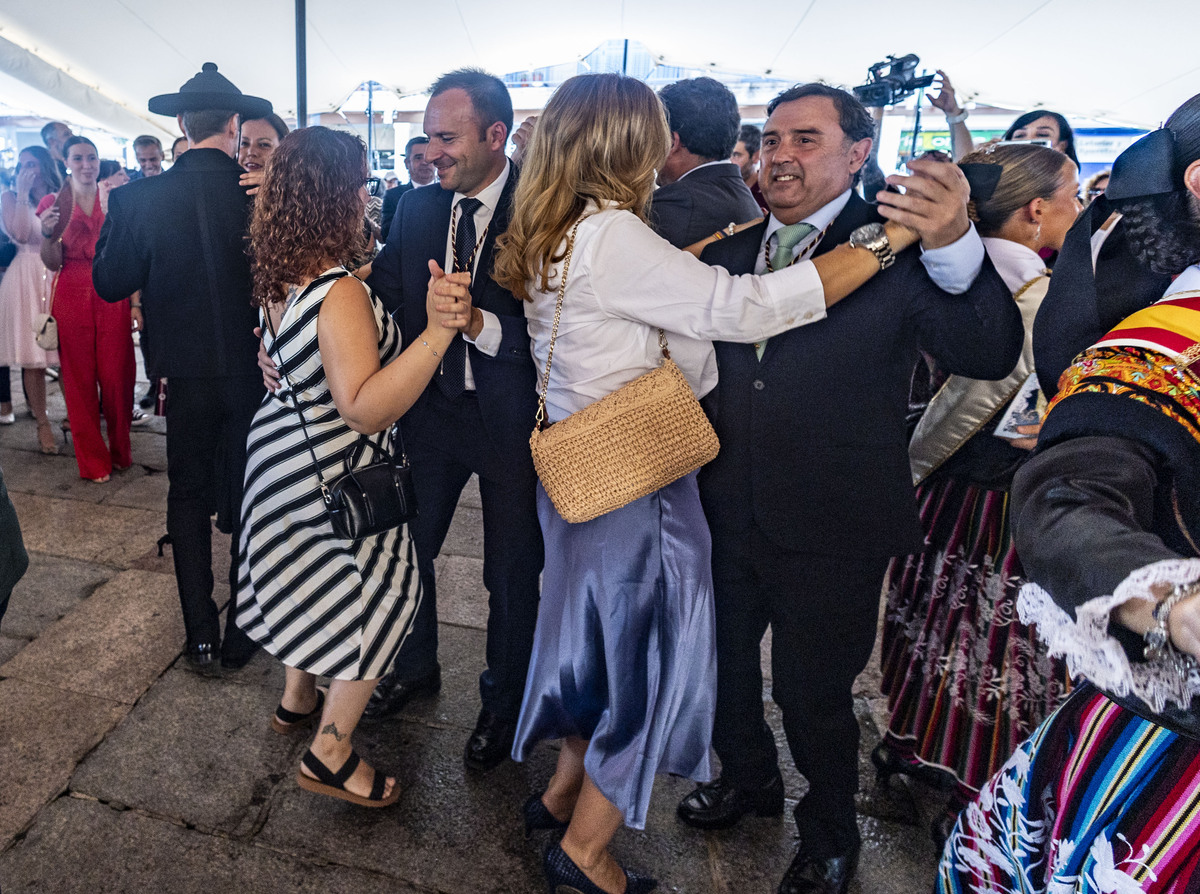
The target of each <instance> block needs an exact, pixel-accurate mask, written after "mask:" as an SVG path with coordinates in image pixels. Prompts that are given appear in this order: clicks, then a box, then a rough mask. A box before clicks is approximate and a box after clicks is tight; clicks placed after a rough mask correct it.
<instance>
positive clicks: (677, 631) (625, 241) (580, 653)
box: [496, 74, 916, 894]
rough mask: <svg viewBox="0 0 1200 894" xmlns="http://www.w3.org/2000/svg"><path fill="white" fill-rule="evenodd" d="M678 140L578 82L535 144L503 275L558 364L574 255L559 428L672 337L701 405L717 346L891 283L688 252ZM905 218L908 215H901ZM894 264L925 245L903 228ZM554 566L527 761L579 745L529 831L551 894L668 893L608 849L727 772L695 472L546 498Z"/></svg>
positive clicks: (533, 671)
mask: <svg viewBox="0 0 1200 894" xmlns="http://www.w3.org/2000/svg"><path fill="white" fill-rule="evenodd" d="M669 144H670V131H669V129H668V126H667V122H666V118H665V115H664V112H663V109H662V106H661V104H660V103H659V100H658V98H657V97H656V96H655V95H654V93H653V92H652V91H651V90H650V88H648V87H647V86H646V85H645V84H643V83H642V82H640V81H638V80H635V79H633V78H626V77H623V76H621V75H616V74H602V75H584V76H580V77H575V78H572V79H570V80H569V81H567V82H566V83H565V84H563V85H562V86H561V87H560V88H559V89H558V91H557V92H556V93H555V95H554V96H553V97H552V98H551V100H550V102H549V104H548V105H547V106H546V110H545V113H544V114H543V115H542V117H541V118H540V119H539V121H538V124H537V127H536V128H535V129H534V132H533V136H532V138H531V141H530V144H529V147H528V151H527V154H526V157H525V165H524V168H523V171H522V174H521V181H520V183H519V185H518V187H517V193H516V198H515V202H514V212H513V218H512V221H511V223H510V224H509V227H508V231H507V233H506V235H505V236H504V237H502V247H501V250H500V253H499V255H498V257H497V263H496V278H497V280H498V281H499V282H500V284H501V285H503V286H504V287H505V288H507V289H511V290H512V292H513V294H514V295H516V296H518V297H520V298H522V299H524V300H525V301H527V302H528V304H527V305H526V309H525V312H526V317H527V319H528V322H529V333H530V336H531V337H532V341H533V345H532V349H533V355H534V360H535V362H536V363H537V364H538V366H539V367H540V368H543V369H544V365H545V363H546V357H547V353H548V349H549V344H550V333H551V326H552V324H553V320H554V316H555V304H556V299H557V295H558V289H559V285H560V277H561V275H562V271H563V269H564V265H565V262H566V256H567V255H568V253H569V254H570V269H569V273H568V274H567V280H566V286H565V297H564V300H563V305H562V314H561V320H560V324H559V327H558V334H557V337H556V340H555V353H554V363H553V367H552V371H551V376H550V382H549V389H548V394H547V398H546V407H547V415H548V421H549V422H551V423H554V422H557V421H559V420H561V419H563V418H565V417H567V416H569V415H570V414H572V413H574V412H576V411H578V410H580V409H582V408H583V407H585V406H586V405H588V404H590V403H592V402H593V401H595V400H597V399H599V398H601V397H604V396H605V395H606V394H609V393H610V392H612V391H614V390H616V389H618V388H620V387H621V386H622V385H625V384H626V383H628V382H629V381H631V380H632V379H634V378H636V377H637V376H639V375H641V374H643V373H645V372H648V371H649V370H651V369H653V368H654V367H656V366H657V365H658V363H659V359H660V357H661V353H660V350H659V329H660V328H661V329H662V330H663V331H664V332H665V334H666V339H667V342H668V344H669V347H670V351H671V356H672V358H673V359H674V360H675V362H676V363H677V364H678V365H679V366H680V368H681V369H682V371H683V373H684V375H685V376H686V377H687V379H688V381H689V383H690V384H691V386H692V388H693V390H694V391H695V392H696V394H697V395H698V396H703V395H704V394H706V393H707V392H708V391H710V390H711V389H712V388H713V386H714V385H715V384H716V362H715V355H714V351H713V347H712V343H711V340H712V339H724V340H736V341H744V342H753V341H756V340H759V339H765V338H768V337H770V336H772V335H776V334H778V333H780V332H783V331H785V330H787V329H789V328H792V327H795V326H800V325H804V324H806V323H811V322H816V321H818V320H820V319H822V318H823V317H824V316H825V309H826V308H827V307H829V306H830V305H832V304H834V303H835V302H836V301H838V300H840V299H841V298H842V297H845V295H847V294H848V293H849V292H850V291H852V290H853V289H854V288H856V287H857V286H858V285H860V284H861V283H863V282H865V281H866V280H868V279H869V278H870V277H871V276H872V275H873V274H874V273H875V272H878V270H879V264H878V262H877V261H876V260H875V257H874V255H872V254H871V253H870V252H868V251H865V250H861V249H854V248H850V247H848V246H842V247H839V248H838V249H836V250H834V251H832V252H829V253H828V254H827V255H826V256H824V257H822V258H820V259H818V260H817V261H816V262H810V261H802V262H800V263H797V264H795V265H794V266H790V267H787V268H786V269H782V270H779V271H778V272H776V273H774V274H772V275H771V276H766V277H758V276H733V275H731V274H729V273H727V272H726V271H724V270H723V269H721V268H716V267H709V266H707V265H705V264H703V263H701V262H700V261H698V260H696V259H695V258H694V257H693V256H691V255H690V254H687V253H685V252H682V251H679V250H677V249H675V248H673V247H672V246H671V245H670V244H669V243H667V242H666V241H665V240H663V239H662V238H660V237H659V236H657V235H656V234H655V233H654V232H653V231H652V230H651V229H650V227H649V226H648V225H647V224H646V209H647V206H648V204H649V201H650V196H651V192H652V190H653V188H654V180H655V170H656V168H658V167H659V166H660V165H661V163H662V162H663V160H664V159H665V157H666V154H667V149H668V146H669ZM897 216H898V215H897ZM888 230H889V237H890V239H891V242H892V246H893V248H894V249H895V250H899V249H901V248H904V247H906V246H908V245H911V244H912V243H913V242H915V241H916V234H915V233H913V232H912V231H909V230H907V229H905V228H904V227H900V226H897V225H896V224H894V223H889V224H888ZM538 514H539V520H540V522H541V526H542V533H543V536H544V538H545V543H546V566H545V572H544V577H543V584H542V599H541V604H540V606H539V610H538V624H537V632H536V634H535V640H534V648H533V657H532V660H531V662H530V667H529V676H528V679H527V682H526V688H525V698H524V702H523V705H522V708H521V717H520V720H519V721H518V726H517V734H516V740H515V743H514V745H513V757H514V758H515V759H516V760H523V759H524V758H525V757H527V756H528V755H529V753H530V751H531V750H532V749H533V747H534V746H535V745H536V743H537V742H539V741H541V740H543V739H561V740H562V750H561V752H560V756H559V760H558V765H557V768H556V771H555V773H554V776H553V778H552V779H551V780H550V783H549V786H548V788H547V789H546V791H545V792H544V793H542V794H541V795H540V796H538V795H534V796H533V797H531V798H530V799H529V800H528V801H527V802H526V804H525V807H524V815H525V825H526V829H527V831H533V830H535V829H565V835H564V837H563V839H562V842H561V845H552V846H551V847H550V848H549V849H548V850H547V851H546V856H545V861H544V870H545V873H546V877H547V881H548V882H549V885H550V889H551V891H567V890H571V891H578V892H580V894H599V892H606V894H621V892H624V891H628V892H631V894H632V892H639V891H649V890H651V889H653V888H654V887H655V885H656V882H655V881H654V879H651V878H645V877H641V876H637V875H632V874H629V873H627V872H626V871H625V870H624V869H622V867H621V866H620V865H619V864H618V863H617V862H616V860H614V859H613V857H612V856H611V855H610V854H609V852H608V844H609V842H610V841H611V839H612V837H613V835H614V834H615V833H616V831H617V829H618V827H619V826H620V825H621V824H622V823H624V824H626V825H629V826H631V827H633V828H636V829H640V828H643V827H644V825H645V821H646V812H647V807H648V804H649V800H650V793H651V788H652V785H653V780H654V775H655V774H656V773H658V772H669V773H674V774H678V775H682V776H687V777H690V778H692V779H696V780H701V781H703V780H707V779H708V778H709V777H710V775H711V772H710V767H709V745H710V741H711V735H712V721H713V711H714V704H715V687H716V679H715V661H714V641H713V602H712V578H711V568H710V541H709V534H708V526H707V523H706V522H705V518H704V514H703V512H702V510H701V507H700V500H699V495H698V490H697V486H696V475H695V473H693V474H690V475H687V476H685V477H683V478H681V479H679V480H678V481H676V482H674V483H672V484H669V485H667V486H666V487H664V488H662V489H661V490H659V491H658V492H656V493H653V494H650V495H649V496H646V497H643V498H642V499H640V500H637V501H635V502H633V503H631V504H629V505H628V506H625V507H622V508H621V509H617V510H615V511H613V512H610V513H608V514H607V515H603V516H600V517H599V518H596V519H593V520H592V521H589V522H584V523H582V524H568V523H567V522H566V521H564V520H563V519H562V517H561V516H559V515H558V513H557V512H556V511H555V509H554V506H553V504H552V503H551V502H550V500H549V498H548V497H547V496H546V494H545V492H544V491H543V490H542V489H541V488H539V491H538Z"/></svg>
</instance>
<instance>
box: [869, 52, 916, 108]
mask: <svg viewBox="0 0 1200 894" xmlns="http://www.w3.org/2000/svg"><path fill="white" fill-rule="evenodd" d="M920 61H921V59H920V57H919V56H917V55H916V54H915V53H909V54H908V55H907V56H901V57H900V58H896V57H895V56H888V57H887V58H886V59H885V60H883V61H882V62H876V63H875V64H874V65H872V66H871V67H870V69H868V72H869V74H868V76H867V77H868V80H867V83H865V84H863V85H862V86H859V87H854V88H852V89H853V91H854V95H855V96H857V97H858V101H859V102H861V103H862V104H863V105H864V106H866V107H867V108H869V109H870V108H882V107H883V106H894V105H895V104H896V103H898V102H903V101H904V100H906V99H908V97H910V96H912V95H913V94H914V93H916V92H917V91H918V90H920V89H922V88H924V87H928V86H929V85H930V84H932V83H933V79H934V75H927V74H922V75H921V76H920V77H916V76H915V73H916V70H917V63H919V62H920Z"/></svg>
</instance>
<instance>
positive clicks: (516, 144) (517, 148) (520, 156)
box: [512, 115, 537, 168]
mask: <svg viewBox="0 0 1200 894" xmlns="http://www.w3.org/2000/svg"><path fill="white" fill-rule="evenodd" d="M536 124H537V115H530V116H529V117H528V118H526V119H525V120H524V121H522V122H521V126H520V127H518V128H517V129H516V130H515V131H514V132H513V135H512V142H513V154H512V163H513V164H515V165H516V166H517V167H518V168H519V167H520V166H521V162H523V161H524V160H525V150H526V149H527V148H528V147H529V140H530V138H532V137H533V128H534V125H536Z"/></svg>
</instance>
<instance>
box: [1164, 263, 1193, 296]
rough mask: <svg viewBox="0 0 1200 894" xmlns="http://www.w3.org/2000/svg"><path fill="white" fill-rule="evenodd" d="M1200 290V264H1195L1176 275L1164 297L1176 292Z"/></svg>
mask: <svg viewBox="0 0 1200 894" xmlns="http://www.w3.org/2000/svg"><path fill="white" fill-rule="evenodd" d="M1195 291H1200V264H1193V265H1192V266H1191V267H1188V268H1187V269H1186V270H1184V271H1183V272H1182V273H1181V274H1179V275H1178V276H1177V277H1175V281H1174V282H1172V283H1171V284H1170V285H1169V286H1167V291H1166V292H1164V293H1163V297H1164V298H1165V297H1167V295H1174V294H1175V293H1176V292H1195Z"/></svg>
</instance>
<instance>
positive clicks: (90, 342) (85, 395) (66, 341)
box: [38, 195, 136, 479]
mask: <svg viewBox="0 0 1200 894" xmlns="http://www.w3.org/2000/svg"><path fill="white" fill-rule="evenodd" d="M53 202H54V196H53V195H49V196H46V198H45V199H43V200H42V203H41V205H39V206H38V213H39V214H40V213H41V212H42V211H44V210H45V209H46V208H47V207H49V206H50V205H51V204H53ZM103 223H104V212H103V211H101V210H100V199H99V196H97V197H96V201H95V204H94V205H93V206H92V213H91V214H85V213H83V210H82V209H81V208H80V207H79V205H76V206H75V208H74V211H73V213H72V215H71V221H70V223H68V224H67V229H66V231H65V232H64V233H63V239H62V248H63V266H62V270H60V271H59V273H58V276H57V277H55V281H54V305H53V314H54V318H55V319H56V320H58V350H59V359H60V362H61V364H62V390H63V397H64V398H65V399H66V402H67V418H68V419H70V420H71V434H72V436H73V437H74V439H75V461H76V462H77V463H78V464H79V477H80V478H91V479H96V478H103V477H105V476H106V475H108V474H109V473H110V472H112V470H113V469H114V468H117V469H124V468H128V467H129V465H130V464H131V463H132V462H133V457H132V454H131V452H130V446H129V426H130V422H131V420H132V418H133V386H134V377H135V375H136V367H135V364H134V358H133V331H132V327H131V325H130V319H129V301H128V299H126V300H125V301H120V302H117V303H116V304H109V303H108V302H107V301H103V300H101V298H100V296H99V295H97V294H96V290H95V288H93V286H92V258H94V257H95V256H96V240H97V239H98V238H99V236H100V226H101V225H102V224H103ZM101 403H103V407H104V420H105V422H106V424H107V426H108V444H107V445H106V444H105V443H104V436H103V435H102V434H101V432H100V407H101Z"/></svg>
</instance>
